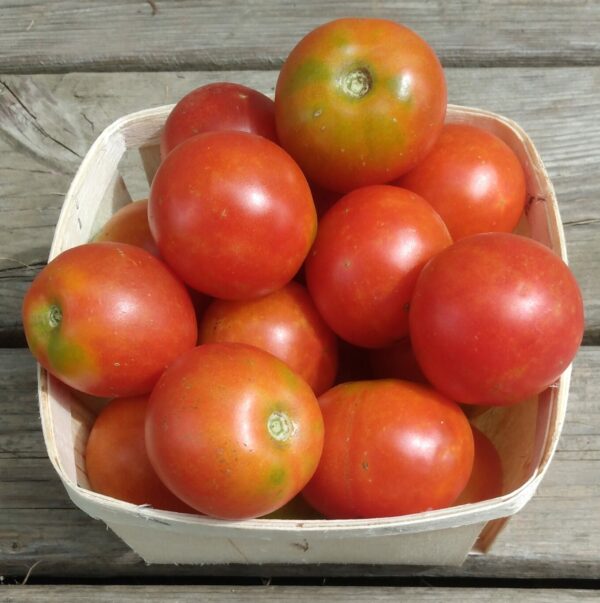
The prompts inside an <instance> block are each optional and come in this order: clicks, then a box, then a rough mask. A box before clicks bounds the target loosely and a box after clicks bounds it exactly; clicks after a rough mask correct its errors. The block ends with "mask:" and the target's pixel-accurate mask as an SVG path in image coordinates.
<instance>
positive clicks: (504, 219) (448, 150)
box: [397, 124, 526, 241]
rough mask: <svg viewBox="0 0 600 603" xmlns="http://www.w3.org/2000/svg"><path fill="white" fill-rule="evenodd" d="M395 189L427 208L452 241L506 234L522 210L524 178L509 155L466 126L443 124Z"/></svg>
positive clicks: (505, 148)
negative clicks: (420, 199) (428, 205)
mask: <svg viewBox="0 0 600 603" xmlns="http://www.w3.org/2000/svg"><path fill="white" fill-rule="evenodd" d="M397 184H398V185H399V186H401V187H403V188H407V189H408V190H411V191H414V192H415V193H417V194H418V195H421V197H423V198H424V199H425V200H426V201H428V202H429V203H431V205H432V206H433V208H434V209H435V210H436V211H437V212H438V213H439V214H440V216H441V217H442V219H443V220H444V222H445V224H446V226H447V227H448V230H449V231H450V235H451V236H452V239H453V240H455V241H458V240H459V239H462V238H464V237H466V236H469V235H473V234H477V233H480V232H511V231H512V230H513V229H514V228H515V227H516V225H517V223H518V221H519V218H520V216H521V214H522V213H523V209H524V206H525V199H526V186H525V185H526V183H525V173H524V171H523V167H522V166H521V164H520V162H519V159H518V158H517V156H516V155H515V153H514V152H513V151H512V149H511V148H510V147H509V146H508V145H507V144H506V143H505V142H504V141H502V140H501V139H500V138H498V137H497V136H495V135H494V134H492V133H490V132H487V131H486V130H483V129H481V128H477V127H475V126H470V125H466V124H446V125H445V126H444V127H443V129H442V132H441V134H440V136H439V138H438V139H437V141H436V143H435V145H434V147H433V149H432V150H431V151H430V152H429V154H428V155H427V156H426V157H425V158H424V159H423V160H422V161H421V162H420V163H419V164H418V165H417V166H416V167H415V168H414V169H413V170H411V171H410V172H408V174H405V175H404V176H403V177H402V178H400V180H398V182H397Z"/></svg>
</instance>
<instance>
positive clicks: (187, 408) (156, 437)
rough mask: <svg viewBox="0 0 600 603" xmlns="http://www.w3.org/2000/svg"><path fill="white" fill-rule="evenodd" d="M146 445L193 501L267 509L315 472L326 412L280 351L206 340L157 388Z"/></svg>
mask: <svg viewBox="0 0 600 603" xmlns="http://www.w3.org/2000/svg"><path fill="white" fill-rule="evenodd" d="M146 445H147V448H148V456H149V457H150V461H151V463H152V465H153V466H154V468H155V469H156V472H157V473H158V475H159V476H160V477H161V479H162V480H163V481H164V483H165V484H166V485H167V486H168V487H169V489H170V490H172V491H173V492H174V493H175V494H176V495H177V496H178V497H179V498H181V499H182V500H183V501H185V502H186V503H187V504H189V505H190V506H191V507H193V508H195V509H197V510H198V511H200V512H201V513H205V514H207V515H211V516H214V517H220V518H223V519H244V518H249V517H259V516H262V515H266V514H268V513H270V512H272V511H274V510H275V509H277V508H279V507H281V506H283V505H284V504H285V503H287V502H288V501H289V500H291V499H292V498H293V497H294V496H296V494H298V492H299V491H300V490H301V489H302V488H303V487H304V485H305V484H306V482H307V481H308V480H309V479H310V477H311V476H312V474H313V473H314V471H315V468H316V466H317V463H318V461H319V457H320V454H321V449H322V446H323V419H322V416H321V412H320V409H319V405H318V403H317V399H316V398H315V395H314V394H313V392H312V390H311V388H310V387H309V386H308V384H307V383H306V382H305V381H304V380H303V379H302V378H300V377H298V376H297V375H296V374H295V373H294V372H293V371H292V370H291V369H290V368H289V367H288V366H287V365H286V364H285V363H284V362H282V361H281V360H279V359H277V358H275V356H272V355H271V354H269V353H267V352H264V351H263V350H259V349H258V348H256V347H253V346H248V345H245V344H239V343H208V344H204V345H201V346H199V347H197V348H195V349H194V350H192V351H190V352H187V353H186V354H184V355H183V356H181V357H180V358H179V359H177V360H176V361H175V362H174V363H173V364H172V365H171V366H170V367H169V368H168V369H167V370H166V371H165V373H164V374H163V376H162V377H161V379H160V381H159V382H158V384H157V385H156V387H155V388H154V390H153V392H152V395H151V397H150V403H149V407H148V414H147V418H146Z"/></svg>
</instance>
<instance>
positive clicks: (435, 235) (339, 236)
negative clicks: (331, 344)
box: [305, 185, 452, 348]
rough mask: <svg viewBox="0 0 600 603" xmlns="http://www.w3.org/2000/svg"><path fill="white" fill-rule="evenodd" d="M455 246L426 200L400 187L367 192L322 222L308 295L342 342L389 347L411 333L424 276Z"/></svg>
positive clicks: (309, 266)
mask: <svg viewBox="0 0 600 603" xmlns="http://www.w3.org/2000/svg"><path fill="white" fill-rule="evenodd" d="M451 243H452V240H451V239H450V235H449V234H448V230H447V228H446V226H445V225H444V223H443V221H442V219H441V218H440V217H439V216H438V215H437V214H436V212H435V211H434V210H433V209H432V207H431V205H429V203H427V202H426V201H425V200H424V199H422V198H421V197H419V196H418V195H416V194H415V193H412V192H410V191H407V190H403V189H400V188H397V187H395V186H387V185H375V186H366V187H364V188H360V189H357V190H355V191H353V192H351V193H348V194H347V195H346V196H344V197H342V198H341V199H340V200H339V201H338V202H337V203H336V204H335V205H334V206H333V207H332V208H331V209H330V210H329V211H328V212H327V213H326V214H325V216H323V218H322V219H321V221H320V223H319V231H318V233H317V238H316V240H315V243H314V245H313V248H312V250H311V252H310V254H309V257H308V259H307V260H306V264H305V274H306V282H307V285H308V290H309V292H310V294H311V296H312V298H313V300H314V302H315V305H316V306H317V308H318V310H319V312H320V313H321V315H322V316H323V318H324V319H325V321H326V322H327V324H328V325H329V326H330V327H331V328H332V329H333V331H334V332H335V333H337V334H338V335H339V336H340V337H341V338H342V339H345V340H346V341H348V342H349V343H352V344H354V345H358V346H363V347H368V348H379V347H384V346H387V345H390V344H391V343H393V342H394V341H395V340H397V339H401V338H402V337H406V335H407V334H408V308H409V304H410V300H411V297H412V293H413V289H414V286H415V282H416V280H417V277H418V275H419V272H420V270H421V268H422V267H423V266H424V265H425V263H426V262H427V260H429V259H430V258H431V257H432V256H434V255H435V254H436V253H438V252H439V251H441V250H442V249H444V248H445V247H447V246H448V245H450V244H451Z"/></svg>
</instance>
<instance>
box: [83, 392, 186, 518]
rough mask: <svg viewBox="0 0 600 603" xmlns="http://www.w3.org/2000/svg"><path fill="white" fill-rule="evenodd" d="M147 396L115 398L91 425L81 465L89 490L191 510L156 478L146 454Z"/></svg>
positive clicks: (124, 498) (169, 507)
mask: <svg viewBox="0 0 600 603" xmlns="http://www.w3.org/2000/svg"><path fill="white" fill-rule="evenodd" d="M147 405H148V396H139V397H136V398H115V399H114V400H112V401H111V402H109V403H108V405H107V406H105V407H104V408H103V409H102V411H101V412H100V414H99V415H98V417H97V418H96V421H95V422H94V425H93V427H92V430H91V432H90V437H89V438H88V441H87V445H86V449H85V466H86V470H87V477H88V480H89V482H90V486H91V488H92V490H94V491H95V492H99V493H100V494H105V495H106V496H112V497H113V498H118V499H119V500H124V501H126V502H130V503H133V504H134V505H144V504H149V505H152V506H153V507H154V508H155V509H164V510H166V511H179V512H182V513H193V512H194V511H193V509H191V508H190V507H188V506H187V505H186V504H185V503H184V502H182V501H180V500H179V499H178V498H177V497H176V496H175V495H174V494H173V493H172V492H171V491H170V490H168V489H167V487H166V486H165V485H164V484H163V483H162V482H161V481H160V479H159V478H158V475H156V471H154V469H153V468H152V465H151V464H150V461H149V460H148V454H147V453H146V444H145V441H144V425H145V421H146V407H147Z"/></svg>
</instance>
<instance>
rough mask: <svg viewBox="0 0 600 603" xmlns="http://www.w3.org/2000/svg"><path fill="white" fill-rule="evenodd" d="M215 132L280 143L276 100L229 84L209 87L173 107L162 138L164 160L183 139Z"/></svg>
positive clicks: (197, 89) (193, 93)
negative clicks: (255, 137) (226, 131)
mask: <svg viewBox="0 0 600 603" xmlns="http://www.w3.org/2000/svg"><path fill="white" fill-rule="evenodd" d="M216 130H236V131H240V132H251V133H253V134H258V135H260V136H264V137H265V138H268V139H269V140H272V141H273V142H277V133H276V131H275V109H274V104H273V101H272V100H271V99H270V98H269V97H267V96H265V95H264V94H261V93H260V92H258V91H256V90H253V89H252V88H248V87H246V86H242V85H241V84H233V83H228V82H218V83H214V84H206V85H205V86H200V88H196V89H195V90H192V91H191V92H190V93H189V94H186V95H185V96H184V97H183V98H182V99H181V100H180V101H179V102H178V103H177V104H176V105H175V107H174V108H173V110H172V111H171V113H170V114H169V117H168V118H167V121H166V122H165V127H164V129H163V131H162V133H161V138H160V154H161V156H162V158H163V159H164V158H165V157H166V156H167V155H168V154H169V153H170V152H171V151H172V150H173V149H174V148H175V147H176V146H177V145H178V144H179V143H181V142H183V141H184V140H186V139H188V138H191V137H192V136H195V135H196V134H202V133H203V132H214V131H216Z"/></svg>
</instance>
